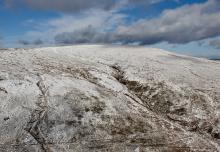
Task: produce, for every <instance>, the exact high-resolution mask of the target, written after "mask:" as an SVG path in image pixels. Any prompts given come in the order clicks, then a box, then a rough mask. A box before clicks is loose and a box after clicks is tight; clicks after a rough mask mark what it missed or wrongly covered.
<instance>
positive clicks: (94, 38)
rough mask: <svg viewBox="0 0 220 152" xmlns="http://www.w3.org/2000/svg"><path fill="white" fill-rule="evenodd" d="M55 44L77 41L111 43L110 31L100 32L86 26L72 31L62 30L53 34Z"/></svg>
mask: <svg viewBox="0 0 220 152" xmlns="http://www.w3.org/2000/svg"><path fill="white" fill-rule="evenodd" d="M55 42H56V43H57V44H79V43H111V42H112V40H111V34H110V33H101V32H98V31H97V30H96V29H94V28H93V27H92V26H88V27H86V28H84V29H81V30H78V31H74V32H64V33H61V34H58V35H56V36H55Z"/></svg>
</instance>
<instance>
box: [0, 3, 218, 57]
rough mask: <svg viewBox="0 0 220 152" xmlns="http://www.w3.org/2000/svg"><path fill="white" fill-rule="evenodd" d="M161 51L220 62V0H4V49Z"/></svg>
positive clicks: (0, 37)
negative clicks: (102, 46)
mask: <svg viewBox="0 0 220 152" xmlns="http://www.w3.org/2000/svg"><path fill="white" fill-rule="evenodd" d="M84 43H85V44H117V45H143V46H147V47H157V48H161V49H165V50H168V51H173V52H177V53H181V54H186V55H193V56H199V57H207V58H220V1H219V0H0V47H1V48H11V47H20V48H24V47H42V46H59V45H73V44H84Z"/></svg>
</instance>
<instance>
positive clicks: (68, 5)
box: [4, 0, 162, 12]
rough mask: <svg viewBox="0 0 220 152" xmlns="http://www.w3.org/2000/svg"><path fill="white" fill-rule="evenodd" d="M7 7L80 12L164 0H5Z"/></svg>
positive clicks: (147, 3)
mask: <svg viewBox="0 0 220 152" xmlns="http://www.w3.org/2000/svg"><path fill="white" fill-rule="evenodd" d="M4 1H5V5H6V6H7V7H16V6H19V7H21V6H26V7H29V8H33V9H40V10H53V11H59V12H80V11H84V10H88V9H102V10H111V9H115V8H119V7H123V6H128V5H140V4H141V5H150V4H153V3H157V2H160V1H162V0H4Z"/></svg>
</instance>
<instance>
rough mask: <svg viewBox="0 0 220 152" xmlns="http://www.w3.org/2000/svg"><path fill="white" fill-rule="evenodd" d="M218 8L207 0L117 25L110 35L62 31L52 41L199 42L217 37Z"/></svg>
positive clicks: (216, 3)
mask: <svg viewBox="0 0 220 152" xmlns="http://www.w3.org/2000/svg"><path fill="white" fill-rule="evenodd" d="M219 4H220V3H219V2H218V1H217V0H209V1H208V2H206V3H203V4H194V5H186V6H183V7H180V8H177V9H173V10H166V11H164V12H163V13H162V14H161V16H160V17H158V18H155V19H151V20H147V19H141V20H139V21H137V22H134V23H132V24H131V25H126V24H117V27H116V28H115V29H114V30H113V31H111V32H109V31H107V32H106V31H104V32H100V31H99V30H97V29H95V28H93V29H91V28H82V29H75V30H74V31H71V32H67V31H65V32H63V33H59V34H57V35H56V36H55V40H56V42H62V43H83V42H84V43H117V42H121V43H124V44H128V43H135V42H138V43H140V44H142V45H145V44H155V43H159V42H164V41H165V42H168V43H172V44H184V43H188V42H192V41H199V40H203V39H206V38H211V37H215V36H218V35H220V30H219V29H220V20H219V18H220V9H217V8H218V7H219V6H220V5H219ZM212 8H213V9H212ZM219 8H220V7H219ZM79 23H80V22H79ZM121 23H123V22H121ZM86 25H87V24H86ZM104 25H106V24H104ZM87 26H88V25H87ZM106 26H108V25H106ZM100 28H101V29H102V28H103V27H100Z"/></svg>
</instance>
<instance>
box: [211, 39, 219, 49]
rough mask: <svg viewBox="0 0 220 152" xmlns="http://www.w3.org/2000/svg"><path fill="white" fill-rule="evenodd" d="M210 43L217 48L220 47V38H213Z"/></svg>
mask: <svg viewBox="0 0 220 152" xmlns="http://www.w3.org/2000/svg"><path fill="white" fill-rule="evenodd" d="M209 45H210V46H212V47H214V48H216V49H220V40H212V41H210V42H209Z"/></svg>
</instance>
